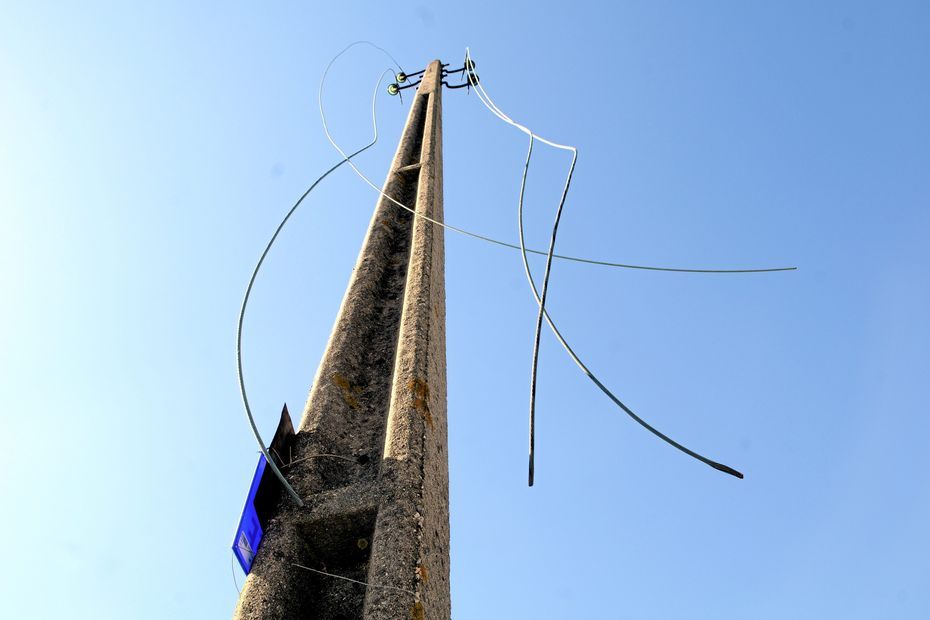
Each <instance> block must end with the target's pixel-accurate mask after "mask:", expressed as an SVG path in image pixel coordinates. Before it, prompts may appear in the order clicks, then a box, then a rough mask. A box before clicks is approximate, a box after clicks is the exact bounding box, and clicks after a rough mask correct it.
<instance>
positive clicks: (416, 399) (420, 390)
mask: <svg viewBox="0 0 930 620" xmlns="http://www.w3.org/2000/svg"><path fill="white" fill-rule="evenodd" d="M407 387H409V388H410V392H411V393H412V394H413V408H414V409H416V410H417V412H419V414H420V415H421V416H423V419H424V420H426V423H427V424H429V427H430V428H433V414H432V413H430V410H429V386H428V385H426V381H423V380H422V379H411V380H410V383H408V384H407Z"/></svg>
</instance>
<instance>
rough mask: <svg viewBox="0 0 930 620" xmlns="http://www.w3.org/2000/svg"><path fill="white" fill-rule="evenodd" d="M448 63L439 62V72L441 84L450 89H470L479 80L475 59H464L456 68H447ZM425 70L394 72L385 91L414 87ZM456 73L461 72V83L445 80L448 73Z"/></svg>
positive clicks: (394, 92) (420, 80) (421, 79)
mask: <svg viewBox="0 0 930 620" xmlns="http://www.w3.org/2000/svg"><path fill="white" fill-rule="evenodd" d="M448 66H449V63H440V67H441V69H442V71H441V74H440V80H441V82H442V85H443V86H445V87H446V88H448V89H450V90H455V89H458V88H467V89H469V90H471V85H472V84H477V83H478V81H479V78H478V74H477V73H475V61H474V60H471V59H466V60H465V61H464V62H463V63H462V66H461V67H459V68H458V69H452V70H450V69H447V68H446V67H448ZM425 72H426V69H421V70H420V71H417V72H416V73H404V72H400V73H396V74H394V79H395V80H396V81H395V82H393V83H392V84H388V87H387V91H388V94H389V95H400V94H401V91H404V90H407V89H408V88H416V87H417V86H419V85H420V82H422V81H423V77H422V76H423V74H424V73H425ZM456 73H458V74H461V76H462V83H460V84H454V85H453V84H449V82H447V81H446V78H447V77H449V76H450V75H455V74H456ZM417 77H419V78H420V79H419V80H417V81H416V82H413V81H411V80H412V79H413V78H417Z"/></svg>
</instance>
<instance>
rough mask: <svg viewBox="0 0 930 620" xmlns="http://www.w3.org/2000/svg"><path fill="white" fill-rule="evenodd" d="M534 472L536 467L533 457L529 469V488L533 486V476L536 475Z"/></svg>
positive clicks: (527, 482)
mask: <svg viewBox="0 0 930 620" xmlns="http://www.w3.org/2000/svg"><path fill="white" fill-rule="evenodd" d="M534 470H535V467H534V466H533V459H532V457H531V458H530V469H529V474H528V476H527V479H526V485H527V486H530V487H531V486H533V475H534Z"/></svg>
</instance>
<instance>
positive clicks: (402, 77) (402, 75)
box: [396, 72, 407, 84]
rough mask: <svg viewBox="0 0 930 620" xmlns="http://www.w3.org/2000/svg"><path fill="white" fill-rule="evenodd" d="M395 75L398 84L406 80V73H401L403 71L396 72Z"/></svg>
mask: <svg viewBox="0 0 930 620" xmlns="http://www.w3.org/2000/svg"><path fill="white" fill-rule="evenodd" d="M396 77H397V83H398V84H403V83H404V82H406V81H407V74H406V73H403V72H401V73H398V74H397V76H396Z"/></svg>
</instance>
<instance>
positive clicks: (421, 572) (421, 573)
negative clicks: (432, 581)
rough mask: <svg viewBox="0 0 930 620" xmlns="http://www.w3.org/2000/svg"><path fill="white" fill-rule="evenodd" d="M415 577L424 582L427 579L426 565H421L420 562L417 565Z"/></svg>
mask: <svg viewBox="0 0 930 620" xmlns="http://www.w3.org/2000/svg"><path fill="white" fill-rule="evenodd" d="M417 579H419V580H420V581H422V582H423V583H426V582H427V581H429V571H428V570H426V567H425V566H423V565H422V564H421V565H420V566H417Z"/></svg>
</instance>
